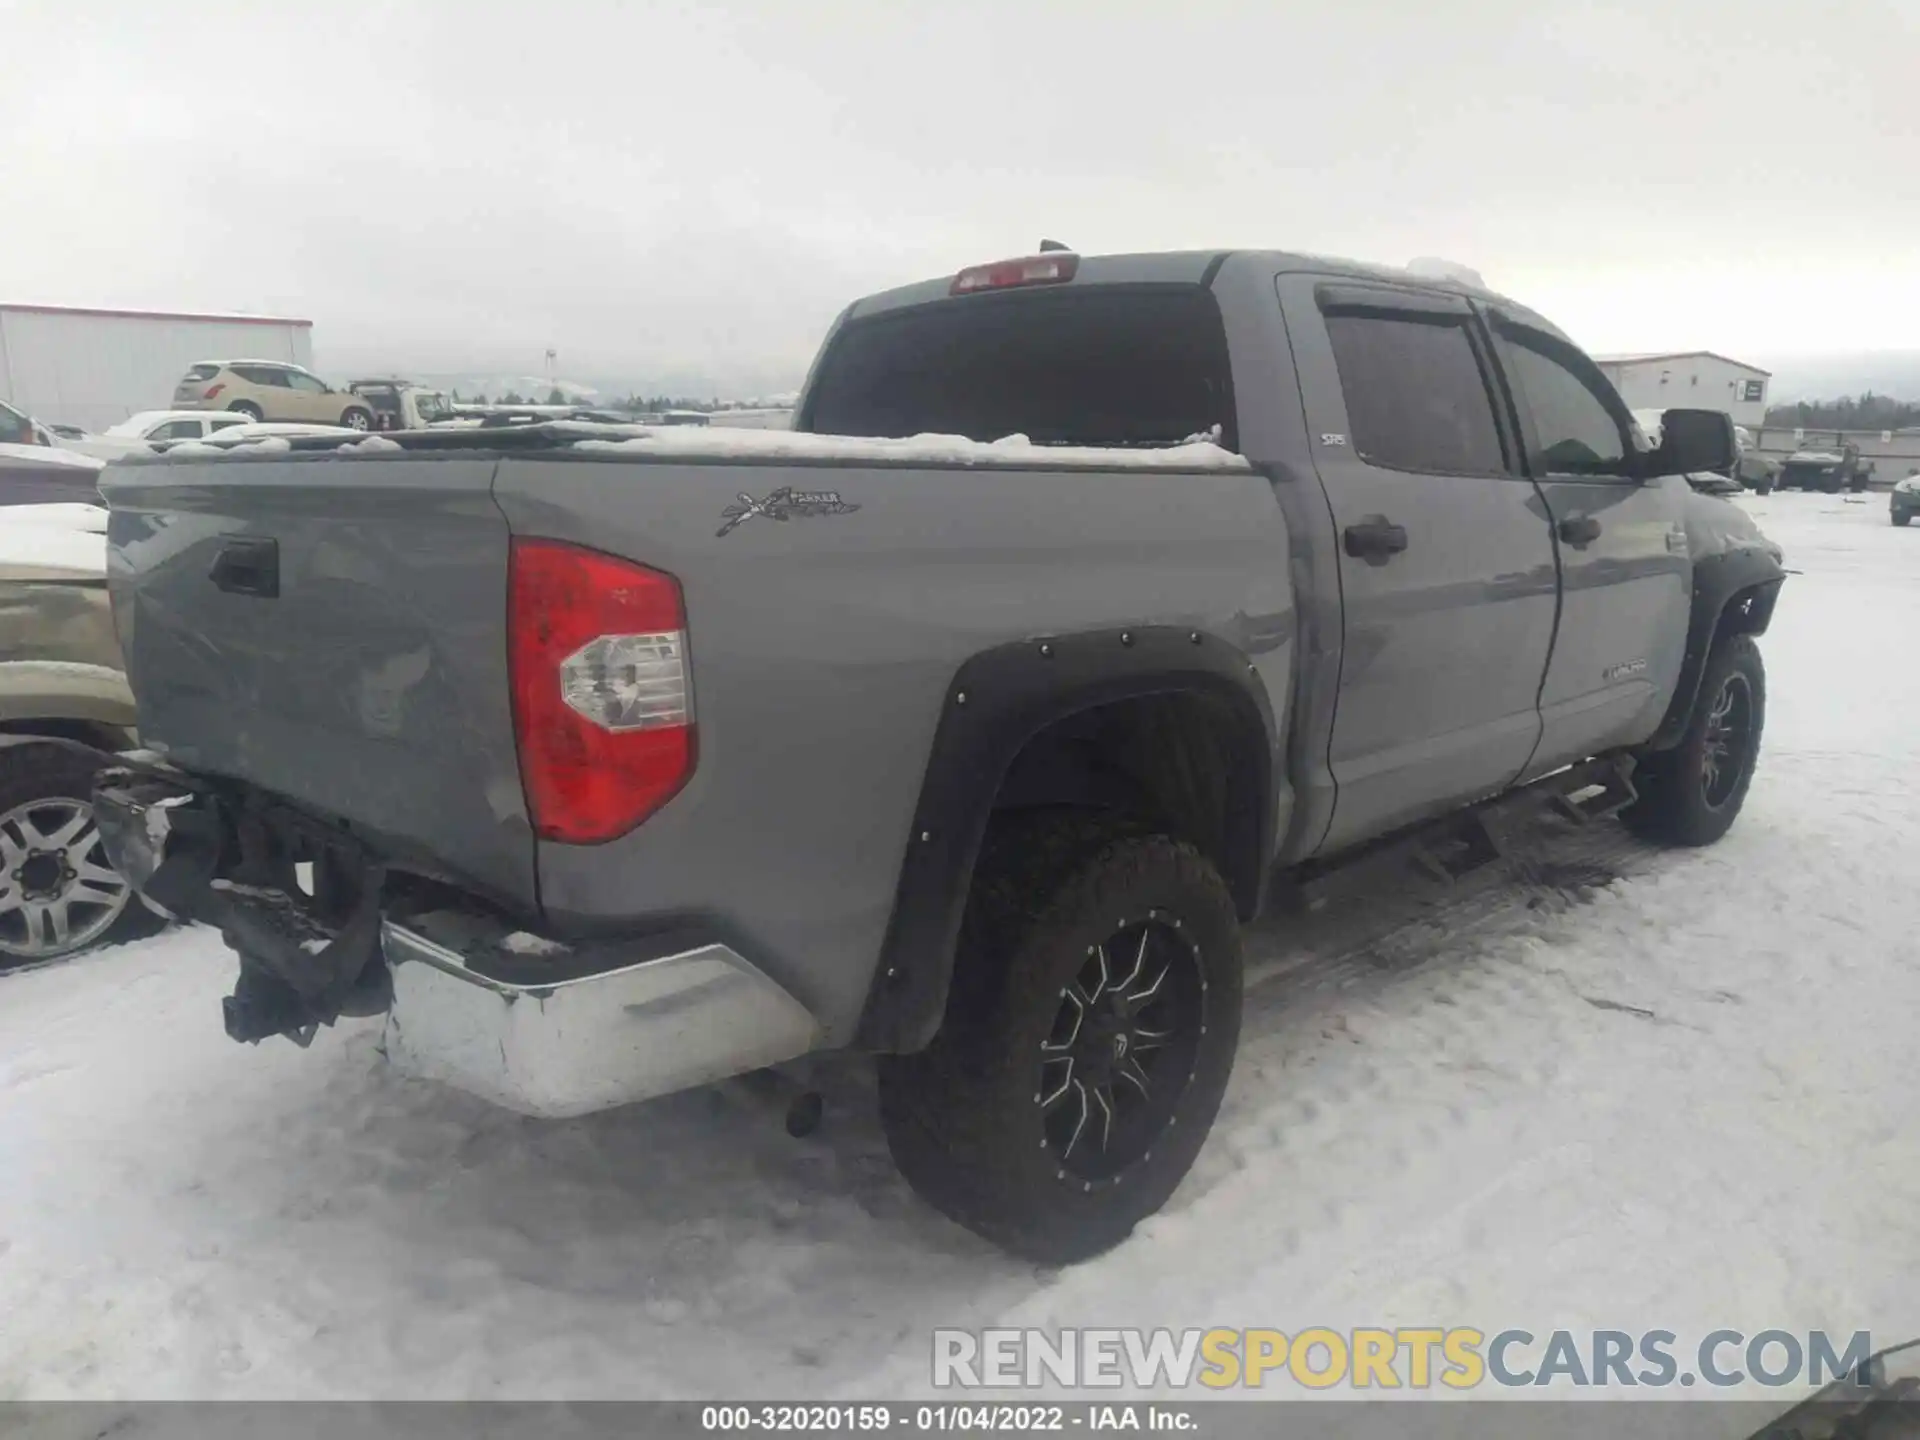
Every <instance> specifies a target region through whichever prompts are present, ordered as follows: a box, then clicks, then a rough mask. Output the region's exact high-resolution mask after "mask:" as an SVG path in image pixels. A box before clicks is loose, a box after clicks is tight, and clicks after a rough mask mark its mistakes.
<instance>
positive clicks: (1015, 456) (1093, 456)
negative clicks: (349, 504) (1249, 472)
mask: <svg viewBox="0 0 1920 1440" xmlns="http://www.w3.org/2000/svg"><path fill="white" fill-rule="evenodd" d="M556 428H558V429H561V430H571V429H573V428H574V427H572V426H568V425H561V426H558V427H556ZM579 428H580V429H581V430H582V431H587V430H593V431H596V432H598V431H604V430H611V429H614V428H616V427H611V426H591V427H589V426H581V427H579ZM618 428H625V427H618ZM632 429H633V431H634V432H636V433H633V434H630V435H624V436H617V437H616V436H607V435H601V434H597V433H596V434H592V435H584V434H583V437H582V438H581V439H580V440H578V441H576V442H575V444H574V448H575V449H578V450H585V451H592V452H596V453H603V454H631V455H659V456H667V457H681V456H684V457H687V458H689V459H696V458H705V457H710V456H717V457H722V458H727V459H741V460H751V459H782V460H896V461H900V462H902V463H908V464H911V463H914V462H918V463H921V464H927V465H1011V466H1026V465H1072V466H1077V467H1085V468H1088V469H1097V470H1245V469H1248V468H1249V466H1248V464H1247V461H1246V459H1245V458H1244V457H1243V456H1240V455H1236V454H1234V453H1233V452H1232V451H1231V450H1224V449H1222V448H1221V447H1220V446H1218V445H1216V444H1214V443H1213V442H1212V441H1210V440H1204V439H1198V438H1196V439H1192V440H1189V441H1187V442H1186V443H1185V444H1182V445H1169V446H1162V447H1158V448H1153V449H1134V448H1119V447H1114V446H1094V445H1036V444H1035V443H1034V442H1033V441H1031V440H1029V439H1028V438H1027V437H1026V436H1025V435H1008V436H1006V437H1005V438H1003V439H999V440H993V441H982V440H969V439H967V438H965V437H964V436H960V435H913V436H909V437H907V438H905V439H899V440H887V439H877V438H869V437H863V436H853V435H806V434H801V433H799V432H797V431H792V430H746V429H741V430H730V429H727V428H726V427H724V426H712V427H695V426H691V425H667V426H644V425H636V426H634V427H632Z"/></svg>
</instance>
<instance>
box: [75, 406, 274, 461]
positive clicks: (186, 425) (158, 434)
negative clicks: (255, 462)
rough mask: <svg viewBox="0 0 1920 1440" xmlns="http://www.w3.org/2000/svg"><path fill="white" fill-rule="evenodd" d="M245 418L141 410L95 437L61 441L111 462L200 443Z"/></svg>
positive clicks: (223, 413) (228, 414)
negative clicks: (162, 446)
mask: <svg viewBox="0 0 1920 1440" xmlns="http://www.w3.org/2000/svg"><path fill="white" fill-rule="evenodd" d="M246 423H247V417H246V416H244V415H236V414H234V413H233V412H232V411H229V410H220V411H207V410H142V411H140V412H139V413H138V414H136V415H129V416H128V417H127V418H126V419H125V420H122V421H121V422H120V423H119V424H118V425H109V426H108V427H107V428H106V429H105V430H103V431H101V432H100V433H99V434H97V435H95V434H90V433H89V432H87V431H85V430H79V431H77V433H75V434H74V435H72V436H70V437H63V438H62V441H61V444H62V446H63V448H65V449H68V450H72V451H74V452H75V453H76V454H80V455H92V456H94V457H96V458H97V459H100V460H114V459H118V458H119V457H120V456H122V455H125V454H128V453H129V452H131V451H134V450H143V449H149V448H151V447H152V446H154V445H157V444H159V443H161V442H162V441H167V440H204V439H205V438H206V437H207V436H209V435H215V434H218V433H219V432H220V431H222V430H226V429H230V428H232V427H233V426H235V425H245V424H246Z"/></svg>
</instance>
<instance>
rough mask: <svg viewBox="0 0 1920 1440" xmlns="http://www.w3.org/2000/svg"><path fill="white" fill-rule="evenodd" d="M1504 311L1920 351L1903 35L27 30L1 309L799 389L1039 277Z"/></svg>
mask: <svg viewBox="0 0 1920 1440" xmlns="http://www.w3.org/2000/svg"><path fill="white" fill-rule="evenodd" d="M1043 235H1045V236H1049V237H1054V238H1058V239H1060V240H1063V241H1066V242H1068V243H1070V244H1071V245H1073V246H1075V247H1076V248H1078V249H1080V250H1082V251H1083V252H1087V253H1098V252H1111V251H1122V250H1150V249H1163V248H1188V247H1213V246H1249V247H1252V246H1260V247H1272V248H1286V249H1305V250H1311V251H1316V252H1320V253H1329V254H1336V255H1348V256H1354V257H1358V258H1362V259H1368V260H1378V261H1386V262H1391V263H1404V262H1405V261H1406V260H1408V259H1411V258H1412V257H1414V256H1416V255H1436V256H1443V257H1446V258H1449V259H1454V260H1458V261H1461V262H1463V263H1465V264H1469V265H1472V266H1473V267H1475V268H1476V269H1478V270H1479V271H1480V272H1481V273H1482V274H1483V275H1484V276H1485V277H1486V278H1487V280H1488V282H1489V283H1490V284H1492V285H1493V286H1495V287H1496V288H1498V289H1501V290H1504V291H1505V292H1507V293H1509V294H1511V295H1513V296H1514V297H1515V298H1517V299H1521V300H1524V301H1526V302H1527V303H1529V304H1531V305H1533V306H1534V307H1535V308H1537V309H1539V310H1541V311H1543V312H1544V313H1546V314H1547V315H1549V316H1550V317H1552V318H1553V319H1555V320H1557V321H1558V322H1559V323H1560V324H1562V325H1563V326H1565V327H1566V328H1567V329H1568V330H1569V331H1571V332H1572V333H1573V334H1574V336H1575V337H1576V338H1577V339H1579V340H1580V341H1582V342H1583V343H1584V344H1586V345H1587V346H1588V347H1589V348H1590V349H1594V350H1599V351H1613V350H1640V349H1646V350H1654V349H1665V348H1694V347H1707V348H1713V349H1719V350H1724V351H1727V352H1730V353H1732V354H1734V355H1736V356H1753V357H1756V358H1761V359H1771V358H1777V357H1782V356H1790V355H1795V354H1800V353H1805V352H1819V351H1838V350H1863V349H1879V348H1909V349H1911V348H1915V347H1917V346H1920V0H1829V3H1827V4H1825V5H1822V6H1818V7H1806V6H1778V7H1775V6H1771V5H1768V4H1765V3H1755V0H1744V3H1721V0H1665V3H1643V0H1634V3H1631V4H1625V5H1619V6H1604V5H1588V4H1578V3H1572V4H1569V3H1564V0H1559V3H1557V0H1513V3H1509V0H1453V3H1433V0H1425V3H1421V0H1392V3H1371V0H1342V3H1339V4H1333V5H1328V4H1326V3H1324V0H1316V3H1313V4H1301V3H1272V0H1268V3H1260V0H1234V3H1222V4H1214V3H1211V0H1107V3H1099V4H1096V3H1085V4H1079V3H1051V0H959V3H939V0H879V3H867V0H779V3H757V0H705V3H698V4H692V3H688V4H682V3H672V4H649V3H645V0H626V3H609V4H602V3H597V0H548V3H546V4H536V3H532V0H527V3H521V4H513V5H509V4H505V3H500V4H492V3H488V0H469V3H464V4H456V3H451V0H389V3H387V4H385V5H378V6H376V5H366V6H360V5H356V4H352V3H343V0H325V3H320V0H253V3H248V4H231V3H221V0H194V3H192V4H190V5H184V6H182V5H160V4H153V3H137V0H0V299H4V300H13V301H39V302H46V303H63V304H82V305H105V306H126V307H145V308H158V309H189V310H193V309H215V310H247V311H254V312H264V313H280V314H292V315H297V316H304V317H310V318H311V319H312V320H313V321H314V322H315V327H316V328H315V348H316V355H317V358H318V359H319V360H320V362H321V363H322V365H323V366H324V365H326V364H327V362H328V361H329V360H330V359H331V360H332V361H333V363H336V364H341V365H363V364H368V363H380V362H384V363H389V364H394V365H404V366H412V367H416V368H420V369H443V370H444V369H488V368H491V369H501V370H506V371H509V372H512V373H521V372H532V373H538V372H539V371H541V370H542V369H543V368H544V366H543V362H542V357H543V355H544V352H545V351H546V349H547V348H548V347H552V348H554V349H556V350H557V351H558V352H559V355H560V360H559V369H560V372H561V373H563V374H570V375H608V374H614V375H631V376H634V377H636V378H641V377H645V376H648V375H651V374H664V373H676V374H681V373H689V372H691V373H705V374H710V375H712V376H713V377H714V379H715V381H716V383H720V384H726V385H736V386H745V387H748V388H757V387H760V386H763V385H770V384H774V383H777V382H779V381H781V380H783V379H784V380H785V381H787V382H789V383H791V382H792V381H796V380H797V379H798V378H799V375H800V373H801V371H802V369H803V368H804V364H805V361H806V358H807V357H808V355H809V354H810V353H811V351H812V349H813V347H814V345H815V343H816V342H817V340H818V339H819V337H820V334H821V331H822V329H823V328H824V326H825V325H826V324H827V323H828V322H829V321H830V320H831V319H832V317H833V315H834V313H835V312H836V311H837V310H838V309H839V307H840V306H841V305H842V304H844V303H845V302H846V301H847V300H849V299H851V298H853V297H854V296H856V295H858V294H861V293H863V292H866V291H870V290H874V289H879V288H882V287H884V286H887V285H891V284H896V283H900V282H903V281H907V280H912V279H918V278H923V277H925V276H927V275H931V274H944V273H947V272H950V271H952V270H954V269H957V268H958V267H959V266H961V265H963V264H967V263H970V262H974V261H979V260H985V259H992V258H996V257H1000V256H1004V255H1008V254H1020V253H1025V252H1026V251H1028V250H1030V249H1031V248H1032V247H1033V246H1034V244H1035V243H1036V242H1037V241H1038V240H1039V239H1040V238H1041V237H1042V236H1043Z"/></svg>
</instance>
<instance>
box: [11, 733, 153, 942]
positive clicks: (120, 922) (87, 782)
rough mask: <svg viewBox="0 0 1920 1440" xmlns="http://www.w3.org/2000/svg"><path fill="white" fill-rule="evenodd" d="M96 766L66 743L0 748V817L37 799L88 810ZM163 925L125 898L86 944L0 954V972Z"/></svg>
mask: <svg viewBox="0 0 1920 1440" xmlns="http://www.w3.org/2000/svg"><path fill="white" fill-rule="evenodd" d="M99 768H100V767H99V765H98V763H96V762H94V761H91V760H89V759H88V758H87V757H86V756H85V755H83V754H81V753H79V752H77V751H74V750H70V749H68V748H67V747H66V746H64V745H52V744H22V745H7V746H0V815H8V814H10V813H12V812H13V811H14V809H15V808H16V807H18V806H21V805H27V804H31V803H34V802H37V801H63V800H64V801H71V802H74V803H76V804H82V805H85V806H86V807H87V808H88V809H89V810H91V809H92V806H93V777H94V774H95V772H96V771H97V770H98V769H99ZM166 924H167V921H166V919H165V918H164V917H163V916H161V915H159V914H156V913H155V912H154V911H153V910H151V909H149V908H148V907H147V905H146V904H145V903H144V902H143V901H142V900H141V899H140V896H139V895H138V894H137V893H135V894H133V895H131V896H129V897H128V900H127V905H126V908H125V909H124V910H122V911H121V912H120V914H119V916H118V918H117V919H115V920H114V922H113V923H112V924H111V925H109V926H108V927H107V928H106V929H105V930H104V931H102V932H101V933H100V934H98V935H95V936H93V937H92V938H90V939H88V940H87V941H86V942H85V943H84V944H80V945H75V946H74V947H72V948H71V949H67V950H61V951H58V952H57V953H51V954H48V955H45V956H34V955H20V954H15V953H12V952H10V951H4V950H0V970H4V969H8V968H11V967H15V966H21V965H34V964H39V963H42V962H43V961H44V960H56V959H65V958H67V957H68V956H70V955H77V954H81V953H83V952H84V951H87V950H94V949H98V948H99V947H100V946H103V945H117V944H120V943H122V942H123V941H127V940H137V939H139V938H141V937H142V936H144V935H151V934H154V933H156V932H157V931H159V930H160V929H162V928H163V927H164V926H165V925H166Z"/></svg>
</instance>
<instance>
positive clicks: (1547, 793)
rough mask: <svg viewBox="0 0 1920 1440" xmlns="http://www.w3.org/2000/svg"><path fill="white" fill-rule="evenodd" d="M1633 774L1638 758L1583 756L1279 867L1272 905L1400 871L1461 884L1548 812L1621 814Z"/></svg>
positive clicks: (1317, 897) (1313, 900)
mask: <svg viewBox="0 0 1920 1440" xmlns="http://www.w3.org/2000/svg"><path fill="white" fill-rule="evenodd" d="M1632 777H1633V762H1632V760H1630V759H1629V758H1627V757H1626V756H1624V755H1617V756H1607V757H1604V758H1602V759H1598V760H1587V761H1583V762H1582V763H1581V764H1579V765H1575V766H1573V767H1571V768H1570V769H1566V770H1562V771H1559V772H1557V773H1555V774H1553V775H1548V776H1545V777H1543V778H1541V779H1539V780H1536V781H1534V782H1533V783H1531V784H1529V785H1525V786H1522V787H1521V788H1520V789H1518V790H1509V791H1507V792H1506V793H1505V794H1503V795H1496V796H1494V797H1493V798H1492V799H1489V800H1485V801H1482V802H1480V803H1479V804H1477V805H1472V806H1469V807H1467V808H1466V809H1464V810H1456V811H1453V812H1451V813H1449V814H1446V815H1443V816H1440V817H1438V818H1436V819H1433V820H1428V821H1423V822H1421V823H1420V824H1417V825H1413V826H1410V827H1408V828H1407V829H1404V830H1400V831H1396V832H1395V833H1393V834H1391V835H1387V836H1383V837H1381V838H1380V839H1378V840H1373V841H1369V842H1368V843H1367V844H1365V845H1362V846H1360V847H1358V848H1357V849H1354V850H1349V851H1346V852H1345V853H1343V854H1340V855H1335V856H1330V857H1328V858H1327V859H1324V860H1310V861H1308V862H1306V863H1305V864H1303V865H1299V866H1295V867H1293V868H1291V869H1289V870H1286V871H1283V872H1280V873H1277V874H1276V875H1275V876H1274V877H1273V884H1272V886H1271V888H1270V890H1269V901H1268V909H1269V910H1270V911H1271V912H1273V913H1276V914H1286V913H1294V914H1298V913H1301V912H1305V911H1315V910H1319V909H1321V908H1323V907H1324V906H1325V905H1326V904H1327V903H1328V902H1329V901H1331V900H1333V899H1336V898H1339V897H1340V896H1342V895H1345V894H1347V893H1349V892H1354V891H1362V890H1365V889H1367V888H1369V887H1370V886H1373V885H1377V884H1379V883H1381V882H1382V881H1383V880H1384V879H1386V878H1387V877H1388V876H1390V875H1391V874H1392V873H1393V872H1396V871H1397V872H1400V873H1403V874H1404V873H1406V872H1409V871H1411V872H1412V873H1413V874H1415V875H1418V876H1420V877H1422V878H1424V879H1426V880H1427V881H1429V882H1431V883H1434V884H1437V885H1442V886H1446V885H1452V884H1455V883H1457V882H1458V881H1461V880H1463V879H1465V878H1466V877H1467V876H1469V875H1472V874H1474V873H1475V872H1477V871H1479V870H1482V869H1484V868H1485V867H1486V866H1488V865H1491V864H1493V863H1494V862H1496V861H1498V860H1502V859H1505V858H1506V857H1507V856H1508V855H1509V854H1510V853H1511V851H1512V848H1513V838H1514V836H1515V835H1516V833H1517V832H1519V831H1521V830H1524V829H1525V828H1526V827H1527V826H1528V825H1530V824H1533V823H1536V822H1537V821H1538V820H1539V818H1540V816H1541V814H1542V813H1543V812H1548V811H1550V812H1552V813H1553V814H1555V815H1558V816H1559V817H1561V818H1562V819H1563V820H1566V821H1568V822H1569V823H1571V824H1574V825H1591V824H1592V823H1593V822H1595V821H1596V820H1604V819H1606V818H1608V817H1609V816H1612V815H1617V814H1618V813H1619V812H1620V811H1621V810H1623V809H1625V808H1626V807H1627V806H1628V805H1631V804H1632V803H1633V802H1634V801H1635V800H1636V799H1638V798H1639V795H1638V792H1637V791H1636V790H1635V789H1634V786H1633V778H1632Z"/></svg>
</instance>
